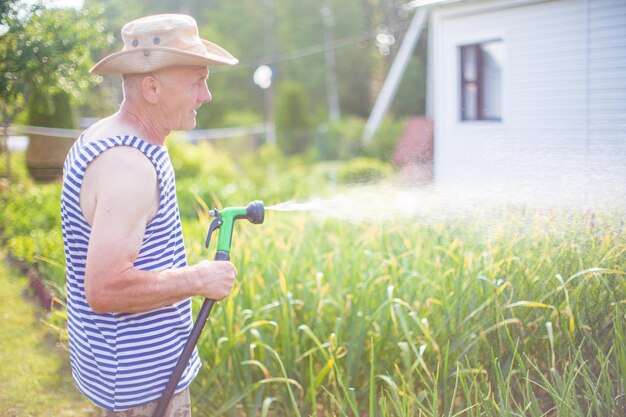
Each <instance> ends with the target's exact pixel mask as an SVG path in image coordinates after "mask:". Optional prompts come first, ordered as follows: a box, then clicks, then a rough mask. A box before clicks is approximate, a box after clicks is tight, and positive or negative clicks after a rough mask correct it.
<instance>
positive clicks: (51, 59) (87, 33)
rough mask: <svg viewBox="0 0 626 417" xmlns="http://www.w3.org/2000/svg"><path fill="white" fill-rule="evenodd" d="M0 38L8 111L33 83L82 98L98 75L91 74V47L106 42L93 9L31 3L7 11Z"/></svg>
mask: <svg viewBox="0 0 626 417" xmlns="http://www.w3.org/2000/svg"><path fill="white" fill-rule="evenodd" d="M6 23H7V27H8V30H7V32H6V33H4V34H3V35H2V42H0V58H1V59H0V74H2V77H0V92H1V93H2V94H1V96H2V104H3V106H5V107H6V109H7V111H12V112H16V111H18V110H19V104H20V103H22V102H23V98H24V95H25V94H27V93H28V92H29V91H32V90H33V89H35V88H36V89H37V90H39V92H41V93H42V94H44V95H49V96H54V95H55V94H59V93H66V94H69V96H70V97H71V98H72V100H75V101H80V100H81V99H82V98H84V93H85V92H86V91H87V90H88V89H89V87H90V86H91V85H93V84H94V82H95V81H96V80H97V79H98V78H97V77H96V76H92V75H90V74H89V68H90V67H91V66H92V65H93V62H92V60H91V55H90V50H91V48H94V47H98V45H100V44H101V43H102V42H104V39H105V34H104V26H103V24H102V22H101V21H100V20H99V16H98V15H96V14H94V13H93V12H89V11H86V10H75V9H45V8H43V7H42V6H41V5H36V6H33V8H32V9H31V10H28V9H27V10H26V12H25V13H22V14H19V13H14V14H10V15H9V17H8V18H7V22H6Z"/></svg>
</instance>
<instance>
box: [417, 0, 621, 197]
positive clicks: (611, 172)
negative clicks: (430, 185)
mask: <svg viewBox="0 0 626 417" xmlns="http://www.w3.org/2000/svg"><path fill="white" fill-rule="evenodd" d="M430 30H431V33H430V36H431V39H430V42H431V44H430V48H431V55H430V65H431V68H430V77H431V86H430V93H431V94H432V97H430V101H429V103H432V105H433V108H432V115H433V118H434V123H435V179H436V181H437V182H440V183H462V182H472V183H476V182H478V181H481V182H485V181H493V182H499V181H500V182H508V183H510V181H511V180H518V181H520V182H526V183H530V182H532V181H537V180H541V181H552V182H553V183H554V184H559V186H560V185H567V184H571V183H572V182H573V181H576V182H577V183H585V184H588V185H589V186H592V187H596V186H597V185H598V184H597V183H598V182H600V183H602V184H611V186H612V187H613V188H614V189H615V187H617V189H615V191H616V192H617V193H618V195H621V197H622V198H626V0H558V1H524V0H499V1H496V0H494V1H473V2H472V1H468V2H461V3H451V4H448V5H444V6H440V7H437V8H435V9H433V11H432V14H431V22H430ZM496 38H501V39H503V40H504V43H505V51H506V52H505V55H506V56H505V65H504V69H503V101H502V102H503V115H502V121H501V122H462V121H460V117H459V107H460V106H459V62H458V56H457V53H458V47H459V46H460V45H464V44H469V43H474V42H481V41H486V40H490V39H496Z"/></svg>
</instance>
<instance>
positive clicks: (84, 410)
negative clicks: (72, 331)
mask: <svg viewBox="0 0 626 417" xmlns="http://www.w3.org/2000/svg"><path fill="white" fill-rule="evenodd" d="M0 258H2V261H3V262H2V264H0V334H2V337H1V338H0V352H2V355H0V416H3V417H29V416H33V417H39V416H64V417H71V416H89V415H96V414H94V413H93V411H94V409H93V407H92V406H91V405H90V404H89V403H88V402H87V401H86V400H85V399H83V398H81V396H80V394H79V393H78V391H77V390H76V388H75V387H74V383H73V381H72V377H71V374H70V371H69V363H68V359H67V358H68V356H67V352H66V351H64V350H62V349H60V348H59V347H58V346H56V344H55V342H54V341H55V337H54V335H52V334H51V332H50V329H49V328H48V327H47V326H46V324H45V323H44V322H43V321H42V317H41V310H40V309H39V308H38V307H37V306H35V305H33V304H32V303H31V302H30V301H29V300H28V299H25V298H24V295H25V294H26V293H27V287H28V285H27V282H28V281H27V279H26V278H24V277H21V276H19V275H18V274H16V271H14V270H12V269H10V268H9V267H8V266H7V265H6V263H5V259H4V255H2V254H0Z"/></svg>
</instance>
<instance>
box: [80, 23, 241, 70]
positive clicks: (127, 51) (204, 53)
mask: <svg viewBox="0 0 626 417" xmlns="http://www.w3.org/2000/svg"><path fill="white" fill-rule="evenodd" d="M122 40H123V41H124V48H123V49H122V50H121V51H119V52H115V53H113V54H111V55H109V56H107V57H105V58H104V59H102V60H101V61H100V62H98V63H97V64H96V65H95V66H94V67H93V68H92V69H91V70H90V72H92V73H94V74H133V73H146V72H152V71H156V70H159V69H161V68H165V67H170V66H174V65H200V66H209V65H235V64H236V63H237V62H239V61H238V60H237V58H235V57H233V56H232V55H231V54H230V53H229V52H228V51H226V50H225V49H223V48H222V47H220V46H218V45H216V44H214V43H211V42H209V41H207V40H204V39H201V38H200V36H199V35H198V26H197V24H196V21H195V20H194V18H193V17H191V16H186V15H182V14H161V15H154V16H147V17H143V18H141V19H137V20H133V21H132V22H130V23H127V24H126V25H124V27H123V28H122Z"/></svg>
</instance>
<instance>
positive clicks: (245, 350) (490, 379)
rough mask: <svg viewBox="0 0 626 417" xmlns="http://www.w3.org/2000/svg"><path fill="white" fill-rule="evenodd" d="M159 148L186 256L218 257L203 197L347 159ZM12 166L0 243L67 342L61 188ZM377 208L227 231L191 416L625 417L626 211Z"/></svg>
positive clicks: (268, 186)
mask: <svg viewBox="0 0 626 417" xmlns="http://www.w3.org/2000/svg"><path fill="white" fill-rule="evenodd" d="M169 147H170V152H171V153H172V158H173V159H174V161H177V168H176V169H177V175H178V176H179V186H178V194H179V198H180V203H181V209H182V213H183V217H184V220H183V227H184V234H185V238H186V245H187V250H188V254H189V261H190V262H196V261H198V260H200V259H202V258H207V257H209V258H211V257H212V251H213V250H214V248H210V249H209V250H206V249H204V247H203V242H204V238H205V234H206V231H207V229H208V222H209V220H208V219H207V218H206V207H207V206H208V207H212V206H218V207H222V206H228V205H231V206H232V205H241V204H244V203H245V202H247V201H249V200H252V199H256V198H263V199H265V202H266V204H267V205H268V206H269V205H271V204H274V203H278V202H281V201H285V200H288V199H298V200H305V199H306V198H308V197H310V196H316V197H317V196H323V195H330V194H334V193H339V194H341V193H343V192H344V191H345V188H344V187H345V186H346V184H344V183H342V182H341V180H340V178H341V176H340V175H338V174H337V172H339V171H341V170H342V169H347V168H346V167H349V166H350V164H349V163H348V162H346V163H339V162H337V163H327V162H323V163H317V162H311V161H308V160H306V159H305V158H303V157H301V156H293V157H285V156H282V155H281V154H280V152H279V151H278V150H277V149H276V148H271V147H264V148H262V150H261V151H260V153H259V154H258V155H257V157H255V158H251V157H250V158H246V157H243V158H241V159H233V158H231V157H229V156H228V154H227V153H222V152H223V151H220V150H218V149H216V148H215V147H213V146H209V145H202V146H200V147H192V145H189V144H186V143H183V142H179V141H176V140H173V141H172V142H171V143H170V145H169ZM206 161H215V163H214V164H207V163H206ZM17 172H18V175H17V177H18V178H20V180H19V181H13V182H12V183H10V184H7V183H3V184H4V185H3V188H2V191H1V192H0V205H2V207H3V217H2V223H1V224H0V227H1V228H2V244H3V246H4V247H5V249H6V250H7V251H9V253H10V254H11V255H12V256H13V257H14V258H15V259H18V260H20V261H22V262H25V263H28V264H32V265H34V266H35V267H36V268H37V270H38V272H39V274H40V276H41V277H43V278H44V280H45V281H46V282H47V285H48V286H49V288H51V289H52V290H53V291H55V294H56V296H57V297H58V299H59V301H58V302H57V303H55V308H54V309H53V311H52V312H51V313H50V314H49V316H48V319H47V321H48V323H49V324H50V326H52V327H53V328H55V329H56V332H57V334H58V337H59V340H60V341H61V343H65V339H66V330H65V316H66V313H65V310H64V308H63V300H64V291H63V282H64V277H63V252H62V243H61V242H62V241H61V236H60V232H59V230H60V224H59V218H58V216H59V214H58V201H59V193H60V185H59V184H57V183H52V184H44V185H34V184H33V183H32V182H31V181H30V180H29V179H28V177H27V175H26V174H25V170H24V169H23V168H22V169H21V170H17ZM333 172H334V174H333ZM277 173H279V175H277ZM294 183H295V184H296V185H294ZM318 214H319V213H318ZM377 214H379V216H376V217H375V218H372V219H370V220H368V221H355V220H353V219H349V218H337V217H332V216H331V217H327V216H319V215H316V214H315V213H279V212H272V211H268V212H267V214H266V221H265V223H264V224H263V225H258V226H255V225H251V224H246V223H245V222H242V223H238V224H237V226H236V230H235V237H234V243H233V247H232V258H233V261H234V262H235V264H236V266H237V269H238V271H239V277H238V282H237V284H236V286H235V289H234V292H233V294H232V296H230V297H229V298H227V299H226V300H224V301H223V302H221V303H219V304H218V305H217V308H216V309H214V310H215V311H214V312H213V314H212V316H211V317H210V319H209V324H208V326H207V328H206V330H205V332H204V334H203V336H202V338H201V341H200V344H199V346H200V353H201V357H202V358H203V362H204V367H203V368H202V371H201V373H200V375H199V377H198V378H197V379H196V381H195V382H194V384H193V385H192V395H193V403H194V413H195V414H194V415H198V416H209V415H211V416H213V415H229V416H241V415H249V416H253V415H267V416H269V415H272V416H294V415H302V416H304V415H307V416H308V415H319V416H327V415H338V416H357V415H371V416H420V415H423V416H444V415H445V416H453V415H463V416H502V415H511V416H514V415H524V416H546V415H548V416H549V415H559V416H590V415H597V416H616V417H617V416H621V415H623V414H624V411H625V410H626V389H625V387H626V379H625V375H626V332H625V331H624V329H626V326H625V324H626V322H625V320H626V316H625V314H626V276H625V272H624V271H625V267H626V239H625V237H624V232H623V229H624V225H623V219H624V216H623V212H621V211H619V210H618V211H616V212H612V211H602V210H596V211H594V212H585V211H578V210H575V209H572V210H568V211H559V210H545V209H544V210H541V209H534V208H530V207H515V206H508V207H498V206H486V207H481V208H480V210H479V209H476V210H468V211H467V212H464V213H460V214H459V215H456V216H450V217H446V216H438V215H436V213H433V218H432V219H422V221H417V220H416V219H411V218H385V210H384V207H381V208H380V212H377ZM195 302H196V304H195V307H196V308H198V307H199V304H200V300H195Z"/></svg>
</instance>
